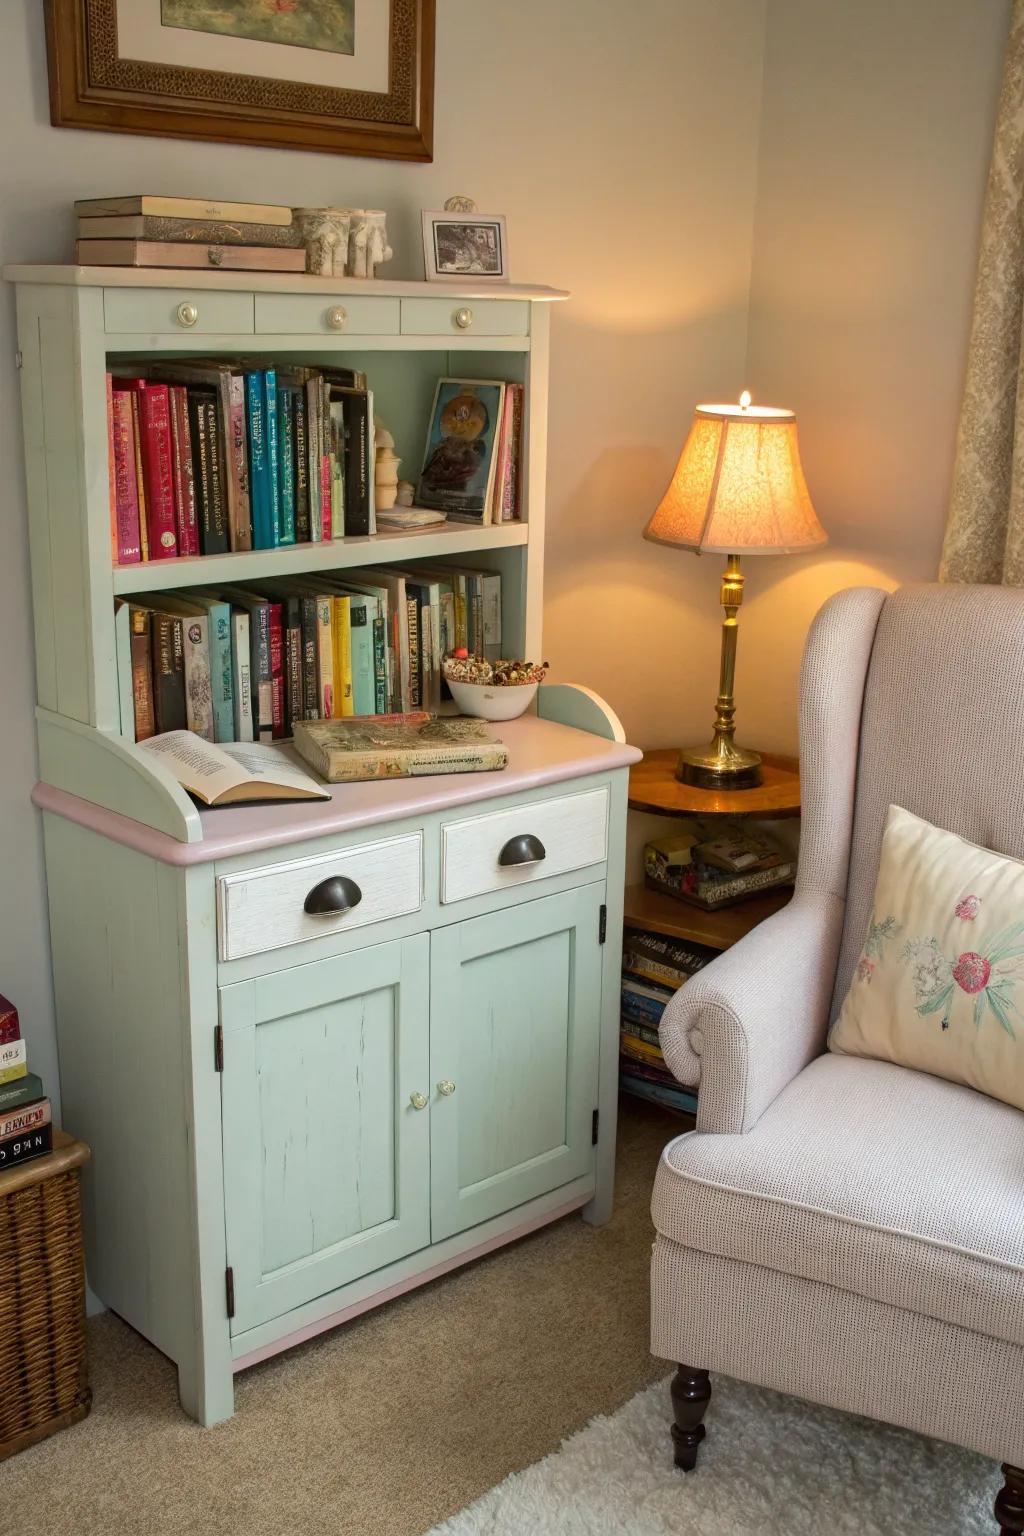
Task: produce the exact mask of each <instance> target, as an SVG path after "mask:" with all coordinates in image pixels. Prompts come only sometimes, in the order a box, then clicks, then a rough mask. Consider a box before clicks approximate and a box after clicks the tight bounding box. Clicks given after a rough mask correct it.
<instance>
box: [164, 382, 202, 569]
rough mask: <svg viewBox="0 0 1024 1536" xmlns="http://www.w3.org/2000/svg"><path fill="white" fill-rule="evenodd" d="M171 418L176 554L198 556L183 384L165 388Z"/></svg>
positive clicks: (187, 421) (192, 472) (190, 432)
mask: <svg viewBox="0 0 1024 1536" xmlns="http://www.w3.org/2000/svg"><path fill="white" fill-rule="evenodd" d="M168 399H169V401H170V415H171V466H172V474H173V477H174V518H175V527H176V528H177V533H178V552H179V554H182V555H188V556H191V555H198V553H199V517H198V514H197V512H196V482H195V470H194V467H193V461H192V429H191V427H190V426H189V419H188V390H187V389H186V388H185V386H184V384H172V385H171V386H170V387H169V389H168Z"/></svg>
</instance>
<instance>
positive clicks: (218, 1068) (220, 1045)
mask: <svg viewBox="0 0 1024 1536" xmlns="http://www.w3.org/2000/svg"><path fill="white" fill-rule="evenodd" d="M213 1070H214V1071H215V1072H223V1071H224V1025H223V1024H215V1025H214V1026H213Z"/></svg>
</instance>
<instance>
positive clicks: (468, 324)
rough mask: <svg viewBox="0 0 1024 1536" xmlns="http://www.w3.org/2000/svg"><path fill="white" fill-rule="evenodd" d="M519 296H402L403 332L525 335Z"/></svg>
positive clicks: (525, 310) (525, 307) (525, 309)
mask: <svg viewBox="0 0 1024 1536" xmlns="http://www.w3.org/2000/svg"><path fill="white" fill-rule="evenodd" d="M529 333H530V306H529V304H527V303H525V302H524V301H522V300H520V299H460V298H458V297H452V298H450V299H403V300H402V334H403V336H528V335H529Z"/></svg>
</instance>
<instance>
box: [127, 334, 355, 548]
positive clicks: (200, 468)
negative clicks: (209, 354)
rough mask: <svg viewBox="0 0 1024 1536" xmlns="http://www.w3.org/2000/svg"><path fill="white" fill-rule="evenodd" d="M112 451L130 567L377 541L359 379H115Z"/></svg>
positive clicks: (266, 373) (338, 374)
mask: <svg viewBox="0 0 1024 1536" xmlns="http://www.w3.org/2000/svg"><path fill="white" fill-rule="evenodd" d="M107 440H108V458H109V468H110V517H111V542H112V547H113V555H114V559H115V561H116V562H117V564H119V565H136V564H138V563H139V562H140V561H143V560H167V559H174V558H175V557H176V556H179V555H182V556H194V555H223V554H227V553H228V552H229V551H235V550H248V549H276V548H278V547H279V546H280V545H288V544H297V543H298V544H301V543H314V544H316V543H320V542H325V543H326V542H329V541H330V540H331V539H334V538H342V537H344V536H345V535H346V534H372V533H375V532H376V516H375V509H374V495H373V486H374V433H373V395H372V392H371V391H370V390H369V389H367V387H366V376H365V374H363V373H360V372H358V371H356V370H354V369H351V368H334V369H319V368H307V367H301V366H300V367H294V368H289V369H281V368H267V367H261V366H256V365H253V364H251V363H249V364H246V363H245V362H244V361H242V360H237V359H236V360H234V361H223V360H222V361H219V362H204V361H201V360H192V359H190V360H189V361H188V362H182V363H178V362H174V363H152V364H149V365H148V366H147V368H146V371H145V373H144V374H142V373H140V374H137V375H133V376H131V377H121V376H118V375H116V374H113V373H108V375H107Z"/></svg>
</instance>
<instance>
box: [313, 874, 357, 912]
mask: <svg viewBox="0 0 1024 1536" xmlns="http://www.w3.org/2000/svg"><path fill="white" fill-rule="evenodd" d="M362 899H363V893H362V891H361V890H360V889H359V887H358V885H356V883H355V881H354V880H350V879H349V878H348V876H347V875H331V876H330V877H329V878H328V879H327V880H321V881H320V884H319V885H314V887H313V889H312V890H311V891H310V893H309V895H308V896H307V897H306V899H305V901H304V902H303V903H302V907H303V911H305V912H309V913H311V914H312V916H314V917H333V916H335V915H336V914H337V913H339V912H349V911H351V909H352V908H353V907H357V906H358V905H359V903H360V902H361V901H362Z"/></svg>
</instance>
